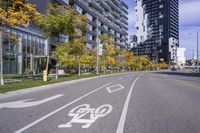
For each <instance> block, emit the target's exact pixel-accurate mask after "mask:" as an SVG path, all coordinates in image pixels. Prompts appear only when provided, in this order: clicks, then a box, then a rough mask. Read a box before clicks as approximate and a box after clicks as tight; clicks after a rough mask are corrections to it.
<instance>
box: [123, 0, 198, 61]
mask: <svg viewBox="0 0 200 133" xmlns="http://www.w3.org/2000/svg"><path fill="white" fill-rule="evenodd" d="M124 2H125V3H127V4H128V6H129V16H128V18H129V20H128V23H129V35H135V34H136V29H135V10H134V8H135V0H124ZM179 28H180V31H179V32H180V33H179V35H180V40H179V41H180V44H179V45H180V47H184V48H186V52H185V55H186V57H187V58H188V59H189V58H192V57H193V55H196V46H197V32H199V46H200V0H179ZM199 49H200V48H199Z"/></svg>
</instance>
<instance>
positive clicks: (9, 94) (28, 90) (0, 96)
mask: <svg viewBox="0 0 200 133" xmlns="http://www.w3.org/2000/svg"><path fill="white" fill-rule="evenodd" d="M127 73H133V72H124V73H116V74H108V75H101V76H95V77H90V78H82V79H77V80H71V81H64V82H59V83H53V84H48V85H42V86H37V87H31V88H25V89H20V90H16V91H10V92H7V93H0V99H4V98H8V97H12V96H17V95H21V94H27V93H31V92H36V91H40V90H46V89H50V88H53V87H59V86H62V85H66V84H73V83H77V82H81V81H86V80H90V79H96V78H102V77H108V76H114V75H121V74H127Z"/></svg>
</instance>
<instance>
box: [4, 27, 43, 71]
mask: <svg viewBox="0 0 200 133" xmlns="http://www.w3.org/2000/svg"><path fill="white" fill-rule="evenodd" d="M2 43H3V65H4V67H3V71H4V74H24V73H27V72H32V73H34V74H38V73H41V72H42V71H41V67H40V66H42V63H43V59H44V57H45V56H44V55H45V38H43V37H40V36H36V35H33V34H29V33H27V32H23V31H20V30H16V29H7V30H6V32H4V34H3V35H2Z"/></svg>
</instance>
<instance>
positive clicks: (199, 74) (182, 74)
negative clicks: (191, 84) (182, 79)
mask: <svg viewBox="0 0 200 133" xmlns="http://www.w3.org/2000/svg"><path fill="white" fill-rule="evenodd" d="M156 73H158V74H167V75H174V76H187V77H200V73H188V72H180V71H177V72H171V71H165V72H156Z"/></svg>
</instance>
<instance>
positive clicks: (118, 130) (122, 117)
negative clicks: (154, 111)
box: [116, 75, 142, 133]
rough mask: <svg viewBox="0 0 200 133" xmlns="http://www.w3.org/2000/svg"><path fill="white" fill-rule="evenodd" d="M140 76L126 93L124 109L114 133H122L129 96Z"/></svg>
mask: <svg viewBox="0 0 200 133" xmlns="http://www.w3.org/2000/svg"><path fill="white" fill-rule="evenodd" d="M141 76H142V75H139V76H138V77H137V78H136V79H135V80H134V81H133V84H132V86H131V88H130V90H129V92H128V96H127V98H126V101H125V104H124V107H123V110H122V114H121V117H120V121H119V123H118V127H117V131H116V133H123V131H124V125H125V122H126V115H127V112H128V106H129V102H130V99H131V94H132V92H133V88H134V86H135V84H136V82H137V80H138V79H139V78H140V77H141Z"/></svg>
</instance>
